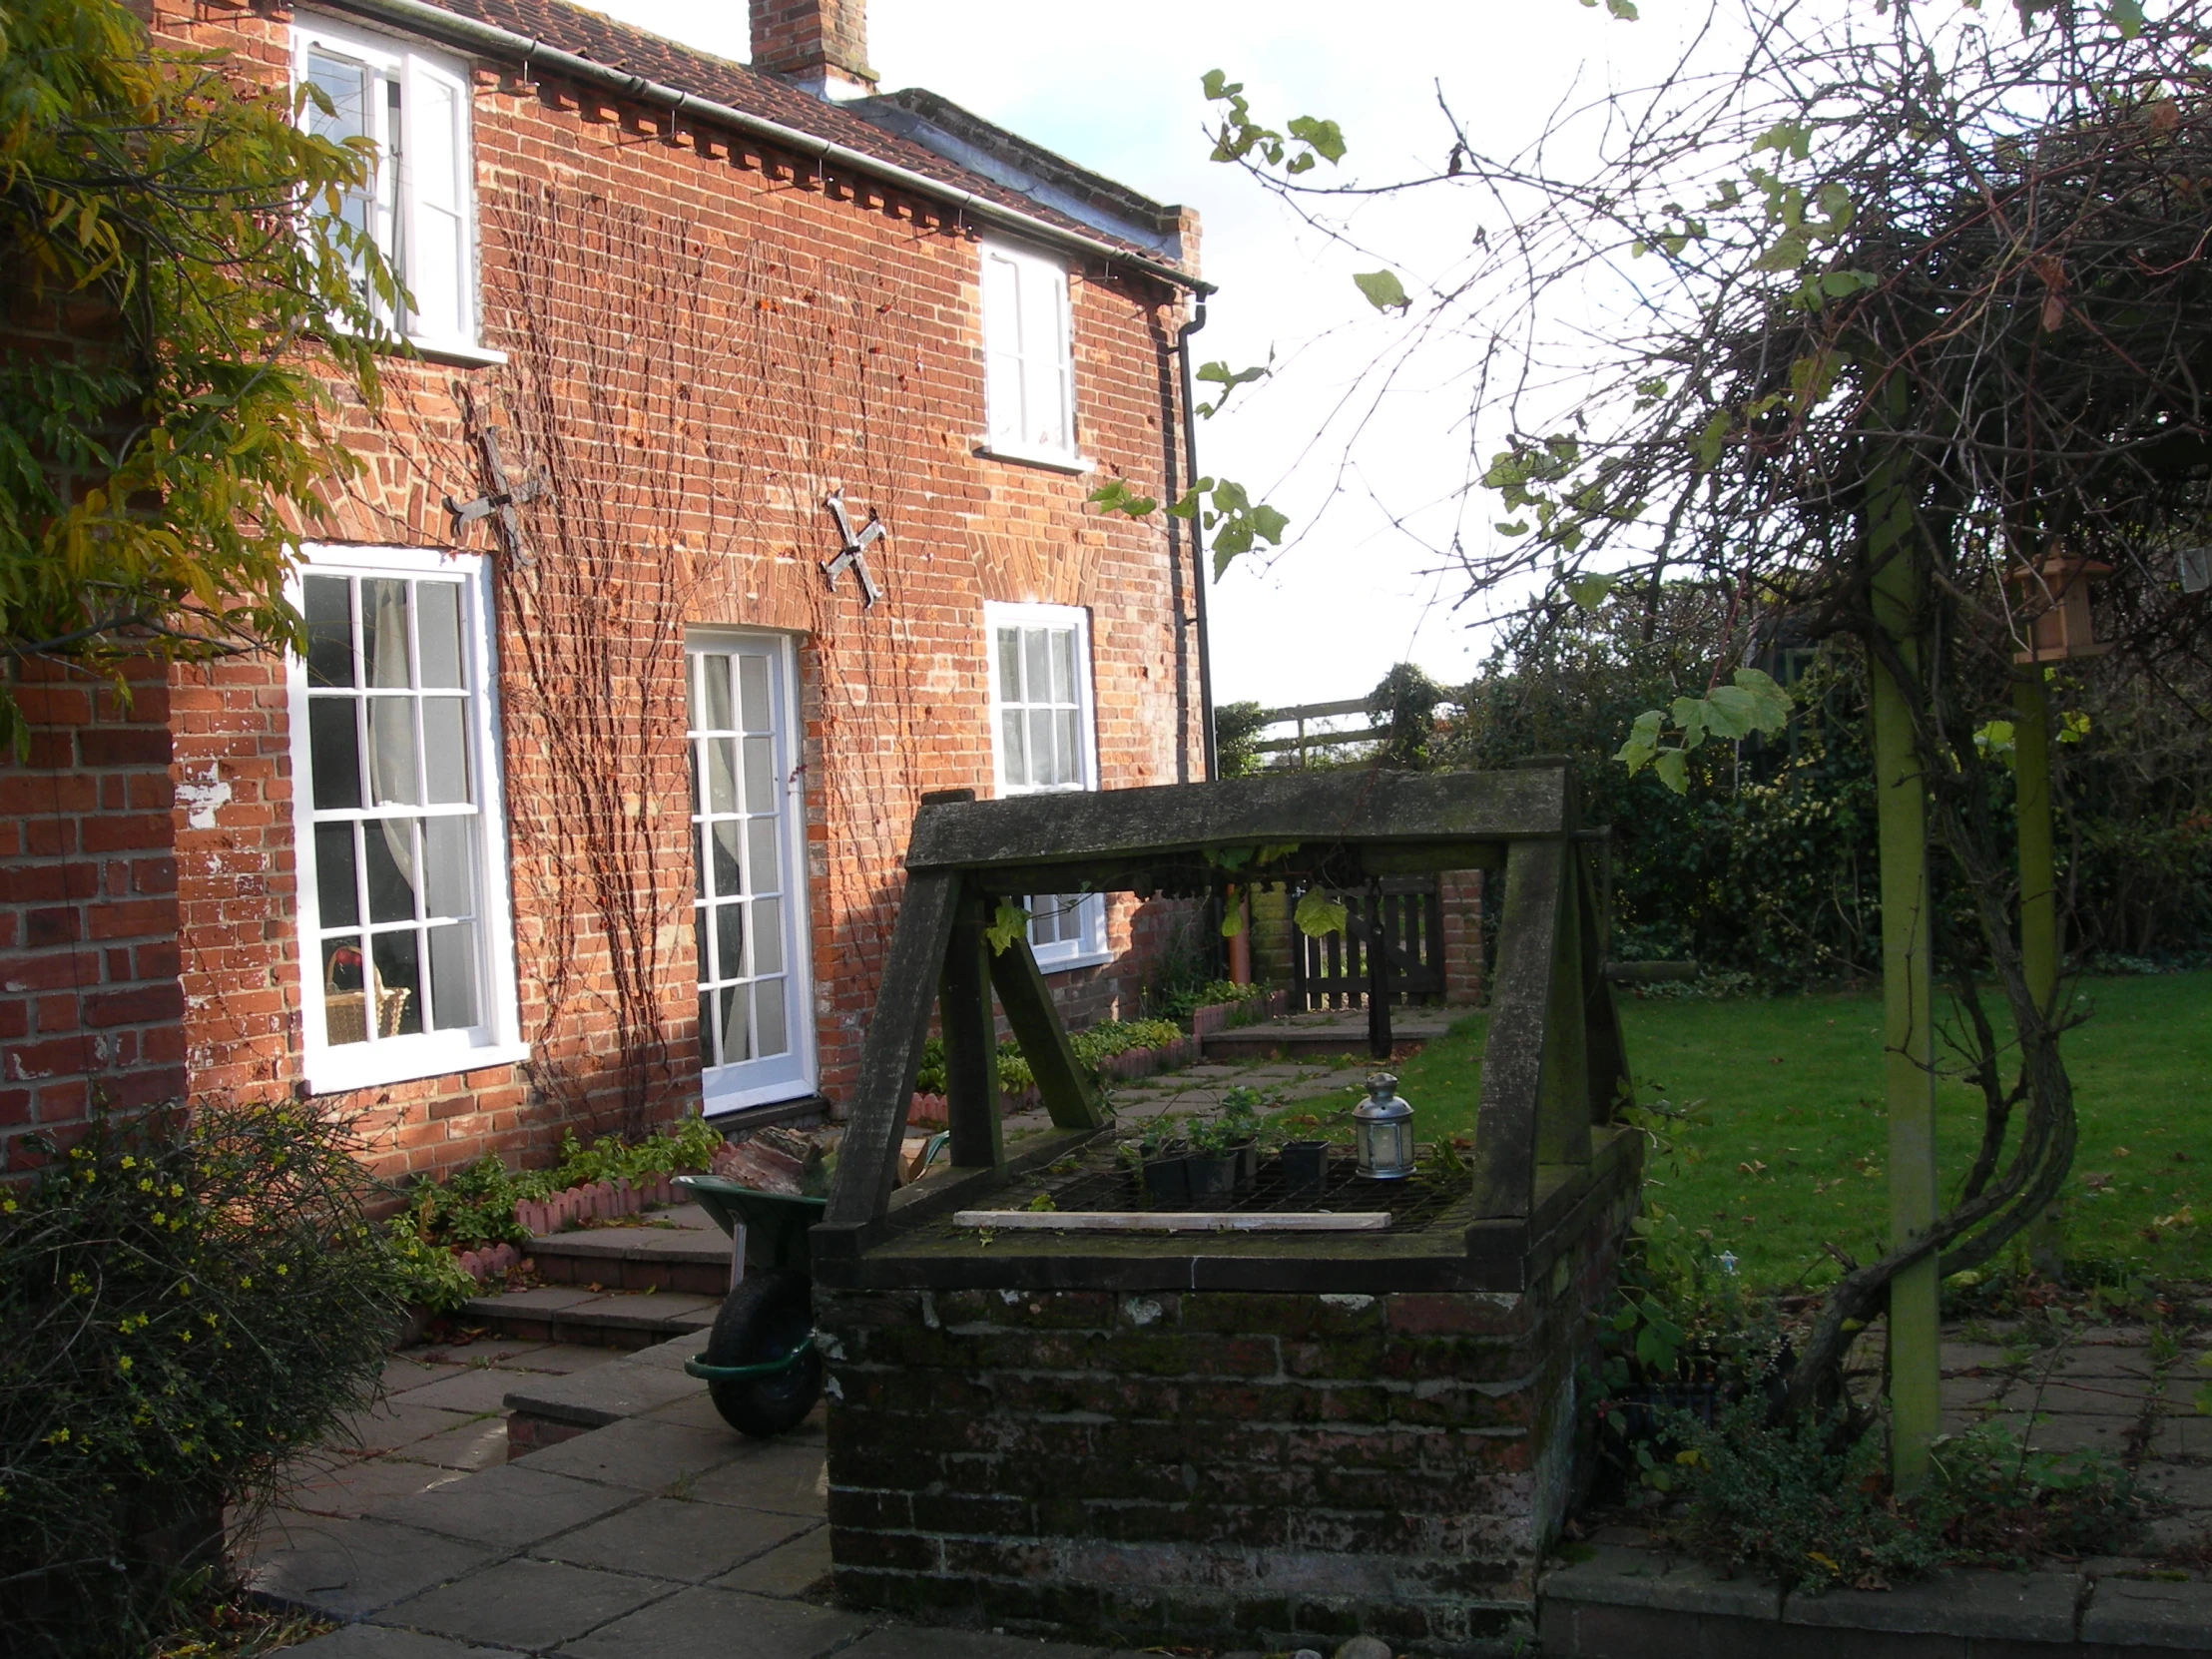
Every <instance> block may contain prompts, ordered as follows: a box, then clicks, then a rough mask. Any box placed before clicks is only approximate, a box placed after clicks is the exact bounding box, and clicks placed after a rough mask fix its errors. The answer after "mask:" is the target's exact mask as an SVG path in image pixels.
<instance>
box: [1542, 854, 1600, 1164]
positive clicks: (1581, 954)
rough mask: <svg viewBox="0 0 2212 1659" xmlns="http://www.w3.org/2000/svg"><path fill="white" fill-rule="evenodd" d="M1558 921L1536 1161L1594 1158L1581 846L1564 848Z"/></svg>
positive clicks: (1586, 895)
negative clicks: (1591, 1155) (1591, 1135)
mask: <svg viewBox="0 0 2212 1659" xmlns="http://www.w3.org/2000/svg"><path fill="white" fill-rule="evenodd" d="M1560 850H1561V853H1562V858H1561V863H1562V865H1563V867H1562V869H1561V871H1560V882H1559V924H1558V932H1557V934H1556V935H1555V937H1554V941H1553V945H1552V952H1551V1005H1550V1007H1549V1008H1548V1009H1546V1010H1545V1014H1544V1070H1543V1078H1542V1080H1541V1082H1540V1083H1539V1085H1538V1088H1537V1099H1538V1102H1539V1104H1538V1107H1537V1111H1536V1162H1537V1163H1538V1164H1539V1165H1542V1164H1586V1163H1588V1162H1589V1161H1590V1058H1591V1056H1590V1046H1589V1026H1588V1023H1587V1020H1586V1018H1585V1015H1586V1014H1587V1012H1588V1008H1589V982H1588V981H1589V974H1588V971H1587V970H1588V964H1589V962H1590V961H1591V958H1592V952H1591V950H1590V948H1589V944H1588V941H1587V940H1586V938H1585V936H1584V933H1585V929H1586V928H1587V927H1588V926H1589V925H1590V908H1591V907H1590V904H1589V892H1588V883H1587V882H1586V881H1585V880H1584V871H1583V863H1584V856H1583V850H1582V848H1581V847H1580V846H1577V845H1576V844H1574V843H1573V842H1571V841H1570V842H1568V843H1567V844H1566V845H1565V846H1564V847H1562V848H1561V849H1560Z"/></svg>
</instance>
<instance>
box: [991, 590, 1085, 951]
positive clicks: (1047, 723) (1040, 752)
mask: <svg viewBox="0 0 2212 1659" xmlns="http://www.w3.org/2000/svg"><path fill="white" fill-rule="evenodd" d="M983 625H984V629H985V632H986V633H987V634H988V635H989V637H990V664H991V667H990V681H991V737H992V740H993V741H992V745H991V748H992V755H993V759H994V761H995V765H996V771H997V793H998V794H999V795H1001V796H1009V795H1041V794H1047V793H1061V792H1066V791H1081V790H1095V789H1097V788H1098V741H1097V724H1096V720H1095V717H1094V715H1093V711H1092V708H1091V638H1090V618H1089V615H1088V614H1087V613H1086V612H1084V611H1083V610H1082V609H1080V608H1079V607H1076V606H1072V605H999V604H989V605H985V606H984V607H983ZM1028 910H1029V946H1030V948H1031V949H1032V950H1033V951H1035V953H1036V957H1037V963H1038V965H1039V966H1040V967H1044V968H1071V967H1090V966H1095V965H1096V964H1097V963H1100V962H1105V961H1111V960H1112V959H1113V952H1112V950H1111V949H1109V948H1108V945H1107V941H1106V900H1105V898H1104V897H1103V896H1102V895H1101V894H1098V893H1032V894H1030V895H1029V900H1028Z"/></svg>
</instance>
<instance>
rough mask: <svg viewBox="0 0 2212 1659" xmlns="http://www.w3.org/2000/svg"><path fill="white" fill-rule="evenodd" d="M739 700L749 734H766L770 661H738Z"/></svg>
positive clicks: (756, 658) (742, 658)
mask: <svg viewBox="0 0 2212 1659" xmlns="http://www.w3.org/2000/svg"><path fill="white" fill-rule="evenodd" d="M738 700H739V704H740V707H741V712H742V713H743V714H744V715H745V729H746V730H747V731H748V732H766V731H767V730H768V729H769V718H768V659H767V658H766V657H750V656H748V657H740V658H739V659H738Z"/></svg>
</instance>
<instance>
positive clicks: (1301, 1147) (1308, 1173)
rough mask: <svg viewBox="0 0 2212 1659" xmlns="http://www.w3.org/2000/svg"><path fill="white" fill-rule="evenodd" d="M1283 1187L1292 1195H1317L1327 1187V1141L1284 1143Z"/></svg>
mask: <svg viewBox="0 0 2212 1659" xmlns="http://www.w3.org/2000/svg"><path fill="white" fill-rule="evenodd" d="M1282 1159H1283V1185H1284V1186H1286V1187H1287V1188H1289V1189H1290V1190H1291V1191H1292V1192H1294V1193H1318V1192H1321V1191H1322V1190H1323V1189H1324V1188H1326V1187H1327V1186H1328V1185H1329V1143H1328V1142H1327V1141H1285V1142H1284V1143H1283V1151H1282Z"/></svg>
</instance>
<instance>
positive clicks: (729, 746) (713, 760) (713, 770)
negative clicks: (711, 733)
mask: <svg viewBox="0 0 2212 1659" xmlns="http://www.w3.org/2000/svg"><path fill="white" fill-rule="evenodd" d="M706 750H707V811H709V812H710V813H734V812H736V811H737V810H738V740H737V739H736V738H709V739H707V740H706Z"/></svg>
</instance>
